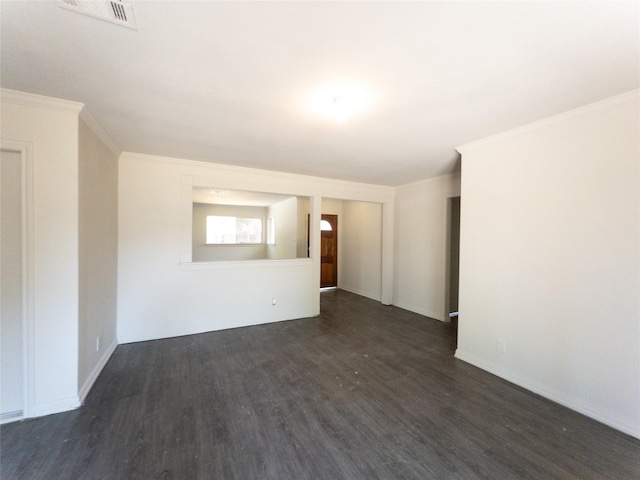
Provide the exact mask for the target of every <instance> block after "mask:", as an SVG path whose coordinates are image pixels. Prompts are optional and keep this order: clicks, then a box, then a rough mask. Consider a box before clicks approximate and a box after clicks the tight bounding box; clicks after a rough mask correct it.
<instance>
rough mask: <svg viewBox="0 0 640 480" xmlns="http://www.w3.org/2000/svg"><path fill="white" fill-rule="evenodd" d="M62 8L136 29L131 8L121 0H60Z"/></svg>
mask: <svg viewBox="0 0 640 480" xmlns="http://www.w3.org/2000/svg"><path fill="white" fill-rule="evenodd" d="M60 6H61V7H62V8H66V9H67V10H72V11H74V12H78V13H82V14H84V15H89V16H90V17H95V18H99V19H100V20H106V21H107V22H111V23H115V24H116V25H121V26H123V27H127V28H132V29H133V30H137V29H138V27H137V26H136V20H135V17H134V16H133V8H132V7H131V5H129V4H128V3H124V2H122V0H62V1H61V2H60Z"/></svg>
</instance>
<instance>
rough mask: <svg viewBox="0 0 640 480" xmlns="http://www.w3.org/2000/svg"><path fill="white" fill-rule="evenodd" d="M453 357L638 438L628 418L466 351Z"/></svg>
mask: <svg viewBox="0 0 640 480" xmlns="http://www.w3.org/2000/svg"><path fill="white" fill-rule="evenodd" d="M455 357H456V358H458V359H460V360H462V361H465V362H467V363H470V364H471V365H474V366H476V367H478V368H480V369H482V370H485V371H487V372H489V373H492V374H493V375H496V376H498V377H500V378H503V379H504V380H507V381H508V382H511V383H513V384H515V385H518V386H519V387H522V388H524V389H526V390H529V391H530V392H533V393H535V394H537V395H540V396H541V397H544V398H546V399H548V400H551V401H553V402H555V403H559V404H560V405H563V406H565V407H567V408H569V409H571V410H574V411H576V412H578V413H581V414H582V415H585V416H587V417H589V418H591V419H593V420H596V421H598V422H600V423H603V424H605V425H608V426H609V427H611V428H615V429H616V430H619V431H621V432H623V433H626V434H627V435H631V436H632V437H635V438H638V439H640V426H635V428H630V427H629V423H630V422H629V420H628V419H624V418H620V417H617V416H616V415H612V414H611V413H610V412H600V411H597V410H595V409H594V408H593V407H591V406H589V405H584V404H582V403H580V402H576V401H575V399H571V398H567V397H566V396H565V395H564V394H563V393H562V392H559V391H557V390H555V389H552V388H549V387H547V386H545V385H541V384H538V383H537V382H532V381H530V380H528V379H526V378H522V377H520V376H519V375H517V374H516V373H515V372H511V371H509V370H506V369H505V368H504V367H502V366H500V365H495V364H492V363H490V362H486V361H485V360H484V359H482V358H479V357H477V356H475V355H473V354H470V353H468V352H464V351H462V350H461V349H459V348H458V349H457V350H456V353H455Z"/></svg>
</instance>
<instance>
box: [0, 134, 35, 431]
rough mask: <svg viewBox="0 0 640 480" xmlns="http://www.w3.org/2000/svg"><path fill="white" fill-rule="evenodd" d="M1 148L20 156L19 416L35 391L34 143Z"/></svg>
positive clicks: (4, 143) (26, 412)
mask: <svg viewBox="0 0 640 480" xmlns="http://www.w3.org/2000/svg"><path fill="white" fill-rule="evenodd" d="M0 149H1V150H6V151H10V152H16V153H19V154H20V160H21V167H22V168H21V177H22V179H21V180H22V185H21V195H22V272H23V275H22V371H23V380H22V388H23V392H22V417H16V418H11V419H10V420H11V421H13V420H19V419H20V418H28V417H30V416H31V415H32V412H33V406H34V404H35V402H34V392H35V385H34V381H35V375H34V359H35V350H34V345H35V342H34V333H33V332H34V323H33V322H34V266H33V253H34V239H33V232H34V229H33V218H34V215H33V144H32V143H29V142H22V141H17V140H8V139H4V138H2V139H0Z"/></svg>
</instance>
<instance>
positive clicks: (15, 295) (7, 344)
mask: <svg viewBox="0 0 640 480" xmlns="http://www.w3.org/2000/svg"><path fill="white" fill-rule="evenodd" d="M0 152H1V157H0V158H1V161H0V166H1V168H0V214H1V217H0V218H1V221H0V271H1V272H2V273H1V276H0V420H8V419H10V418H13V417H20V416H21V415H22V410H23V398H22V397H23V377H24V375H23V365H22V348H23V339H22V313H23V283H22V279H23V264H22V258H23V252H22V231H23V230H22V161H21V155H20V153H19V152H13V151H8V150H1V151H0Z"/></svg>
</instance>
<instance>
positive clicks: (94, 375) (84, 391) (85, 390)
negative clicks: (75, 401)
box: [78, 340, 118, 404]
mask: <svg viewBox="0 0 640 480" xmlns="http://www.w3.org/2000/svg"><path fill="white" fill-rule="evenodd" d="M117 346H118V342H116V341H115V340H114V341H113V343H111V345H109V346H108V347H107V348H106V349H105V351H104V354H103V355H102V357H101V358H100V360H99V361H98V363H97V364H96V366H95V367H94V369H93V370H92V371H91V373H90V374H89V376H88V377H87V380H86V381H85V382H84V385H82V388H80V391H79V392H78V397H80V404H84V400H85V398H86V397H87V395H88V394H89V391H91V387H93V384H94V383H95V381H96V380H97V379H98V376H99V375H100V372H102V369H103V368H104V366H105V365H106V364H107V362H108V361H109V359H110V358H111V355H113V352H114V351H115V349H116V347H117Z"/></svg>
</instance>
